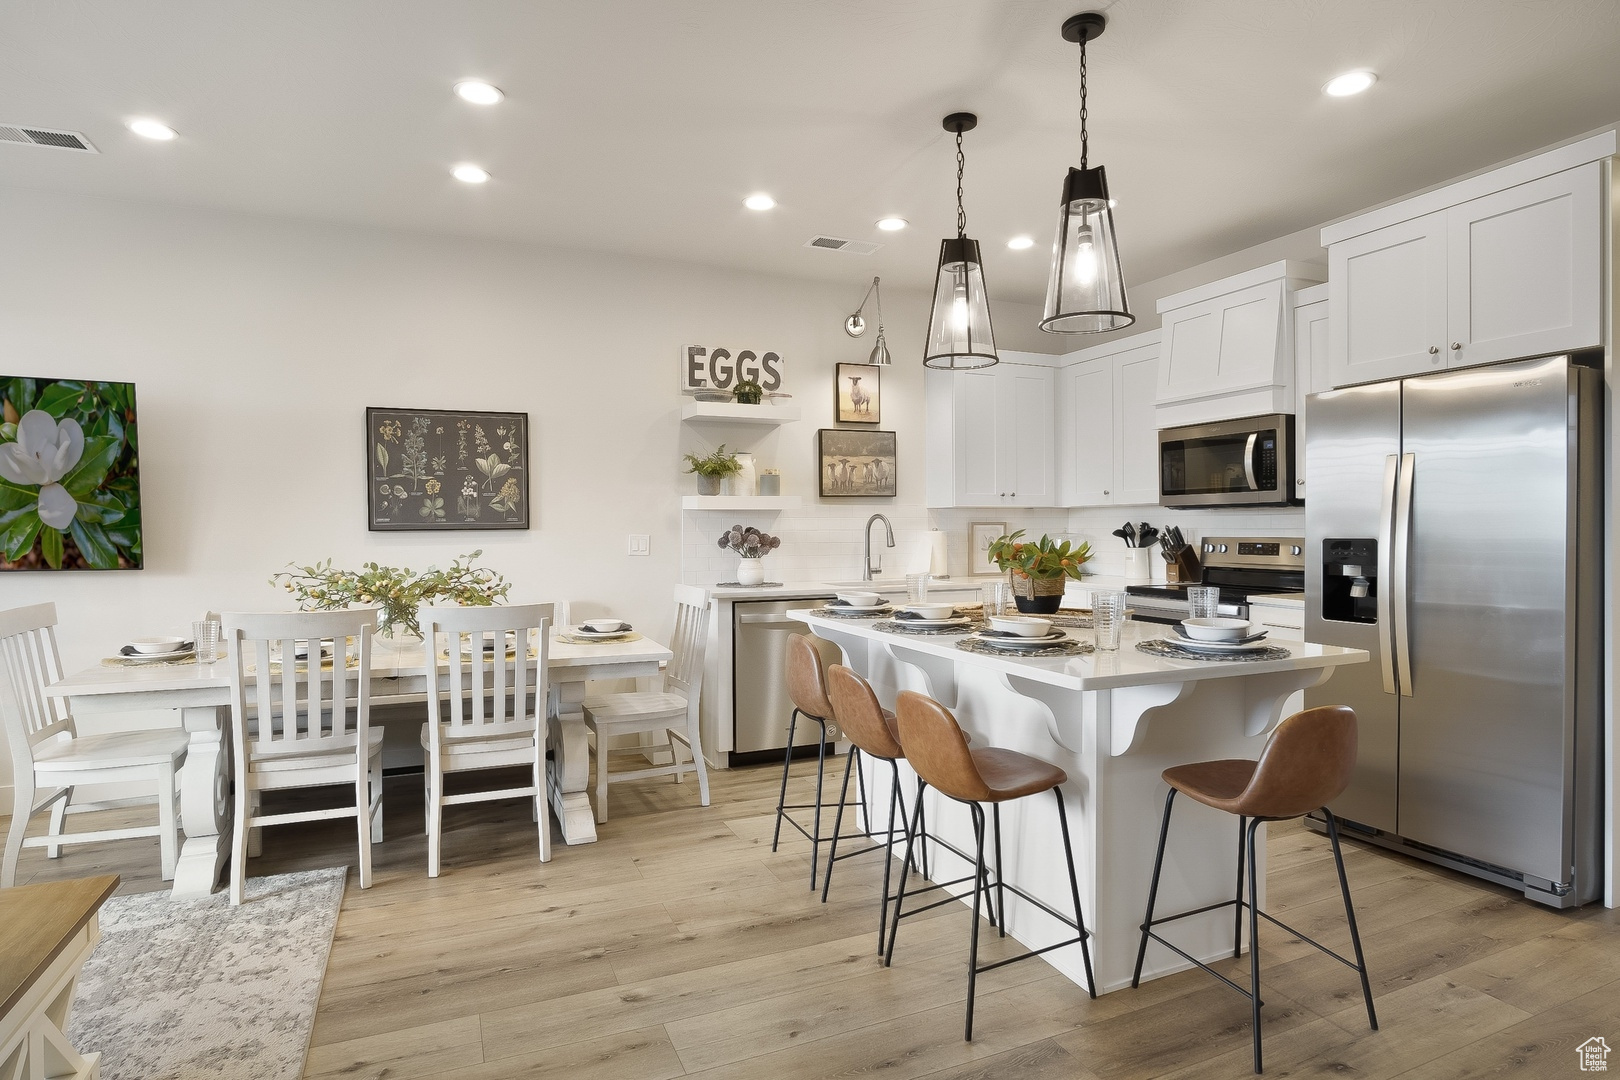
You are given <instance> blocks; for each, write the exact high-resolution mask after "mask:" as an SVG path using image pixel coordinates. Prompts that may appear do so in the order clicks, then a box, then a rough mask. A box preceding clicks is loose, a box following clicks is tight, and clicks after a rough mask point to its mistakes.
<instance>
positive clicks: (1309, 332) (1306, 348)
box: [1294, 285, 1333, 499]
mask: <svg viewBox="0 0 1620 1080" xmlns="http://www.w3.org/2000/svg"><path fill="white" fill-rule="evenodd" d="M1327 292H1328V288H1327V286H1326V285H1315V286H1312V287H1311V288H1309V289H1301V290H1300V291H1299V292H1297V293H1295V294H1294V397H1295V402H1294V462H1295V464H1294V476H1295V480H1294V497H1295V498H1297V499H1303V498H1304V497H1305V399H1306V398H1307V397H1309V396H1310V395H1311V394H1317V393H1320V392H1322V391H1323V390H1331V389H1333V383H1332V382H1331V381H1330V378H1331V376H1330V374H1329V372H1328V297H1327Z"/></svg>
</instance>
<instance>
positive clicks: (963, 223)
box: [956, 131, 967, 239]
mask: <svg viewBox="0 0 1620 1080" xmlns="http://www.w3.org/2000/svg"><path fill="white" fill-rule="evenodd" d="M966 168H967V158H966V157H965V156H964V155H963V153H962V133H961V132H960V131H958V132H957V133H956V235H957V237H958V238H959V239H960V238H961V237H964V236H966V235H967V211H966V210H964V209H962V172H963V170H964V169H966Z"/></svg>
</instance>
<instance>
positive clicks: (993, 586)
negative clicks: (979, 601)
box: [981, 581, 1012, 619]
mask: <svg viewBox="0 0 1620 1080" xmlns="http://www.w3.org/2000/svg"><path fill="white" fill-rule="evenodd" d="M981 591H982V592H983V594H984V617H985V618H986V619H988V618H990V616H992V615H1000V614H1003V613H1004V612H1005V611H1006V610H1007V605H1008V604H1010V603H1011V602H1012V587H1011V586H1009V585H1008V584H1007V583H1006V582H1005V581H992V582H989V583H988V584H986V585H985V586H984V588H983V589H982V590H981Z"/></svg>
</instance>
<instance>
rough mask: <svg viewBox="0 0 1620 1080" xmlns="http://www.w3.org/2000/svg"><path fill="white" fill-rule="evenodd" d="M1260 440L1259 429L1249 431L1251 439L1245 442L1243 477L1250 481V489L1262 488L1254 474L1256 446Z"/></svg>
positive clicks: (1257, 489)
mask: <svg viewBox="0 0 1620 1080" xmlns="http://www.w3.org/2000/svg"><path fill="white" fill-rule="evenodd" d="M1259 441H1260V433H1259V432H1258V431H1251V432H1249V441H1248V442H1246V443H1244V444H1243V479H1245V480H1247V481H1248V482H1249V490H1250V491H1259V490H1260V481H1259V480H1257V479H1255V475H1254V446H1255V444H1256V443H1257V442H1259Z"/></svg>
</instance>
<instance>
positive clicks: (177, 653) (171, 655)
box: [119, 645, 197, 664]
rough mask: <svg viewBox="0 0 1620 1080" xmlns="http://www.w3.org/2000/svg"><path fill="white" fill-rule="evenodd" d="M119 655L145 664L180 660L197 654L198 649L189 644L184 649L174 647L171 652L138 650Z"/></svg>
mask: <svg viewBox="0 0 1620 1080" xmlns="http://www.w3.org/2000/svg"><path fill="white" fill-rule="evenodd" d="M119 655H120V656H121V657H122V658H123V659H125V660H133V661H135V662H136V663H141V664H144V663H152V662H156V661H158V660H180V659H183V658H184V657H187V656H196V655H197V650H196V648H195V647H194V646H191V645H187V646H186V647H185V648H183V649H172V650H170V651H169V652H160V653H154V652H149V653H142V652H138V653H134V654H128V653H120V654H119Z"/></svg>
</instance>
